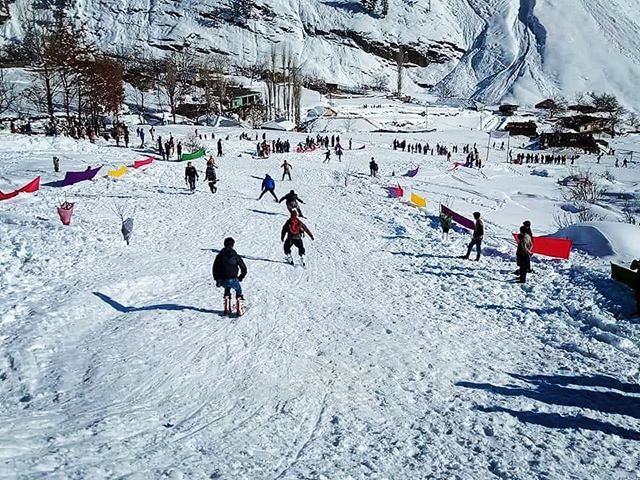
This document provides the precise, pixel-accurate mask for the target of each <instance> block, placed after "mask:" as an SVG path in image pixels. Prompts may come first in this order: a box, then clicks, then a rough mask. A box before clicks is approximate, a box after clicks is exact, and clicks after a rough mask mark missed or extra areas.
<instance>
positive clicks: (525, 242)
mask: <svg viewBox="0 0 640 480" xmlns="http://www.w3.org/2000/svg"><path fill="white" fill-rule="evenodd" d="M532 248H533V241H532V240H531V236H529V233H527V227H525V226H524V225H523V226H521V227H520V233H519V234H518V249H517V251H516V262H517V264H518V267H519V270H518V273H519V275H520V278H519V279H518V281H517V283H525V282H526V280H527V273H528V272H529V271H531V249H532Z"/></svg>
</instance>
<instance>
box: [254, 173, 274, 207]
mask: <svg viewBox="0 0 640 480" xmlns="http://www.w3.org/2000/svg"><path fill="white" fill-rule="evenodd" d="M275 188H276V181H275V180H274V179H273V178H271V177H270V176H269V174H266V175H265V176H264V180H262V193H261V194H260V196H259V197H258V200H260V199H261V198H262V197H263V196H264V194H265V193H267V192H269V193H270V194H271V195H273V198H274V199H275V200H276V202H277V201H278V197H277V196H276V192H275V191H274V190H275Z"/></svg>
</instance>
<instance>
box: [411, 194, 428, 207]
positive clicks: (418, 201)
mask: <svg viewBox="0 0 640 480" xmlns="http://www.w3.org/2000/svg"><path fill="white" fill-rule="evenodd" d="M411 203H413V204H414V205H417V206H418V207H420V208H425V207H426V206H427V201H426V200H425V199H424V198H422V197H421V196H420V195H416V194H415V193H412V194H411Z"/></svg>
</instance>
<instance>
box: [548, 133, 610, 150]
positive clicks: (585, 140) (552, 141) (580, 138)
mask: <svg viewBox="0 0 640 480" xmlns="http://www.w3.org/2000/svg"><path fill="white" fill-rule="evenodd" d="M540 145H541V146H542V148H544V149H547V148H579V149H581V150H584V151H585V152H589V153H598V152H599V151H600V147H599V146H598V143H597V142H596V141H595V139H594V138H593V135H591V134H590V133H566V132H553V133H543V134H542V135H540Z"/></svg>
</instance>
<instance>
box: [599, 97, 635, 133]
mask: <svg viewBox="0 0 640 480" xmlns="http://www.w3.org/2000/svg"><path fill="white" fill-rule="evenodd" d="M591 97H592V98H593V105H594V107H596V108H597V109H598V110H599V111H601V112H605V113H606V114H607V115H608V117H609V121H610V122H611V136H612V137H613V136H615V133H616V127H617V126H618V125H619V124H620V122H621V121H622V120H623V118H624V116H625V114H626V113H627V110H626V109H625V108H624V107H623V106H622V104H621V103H620V102H619V101H618V98H617V97H616V96H615V95H611V94H608V93H603V94H600V95H598V94H595V93H592V94H591Z"/></svg>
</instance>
